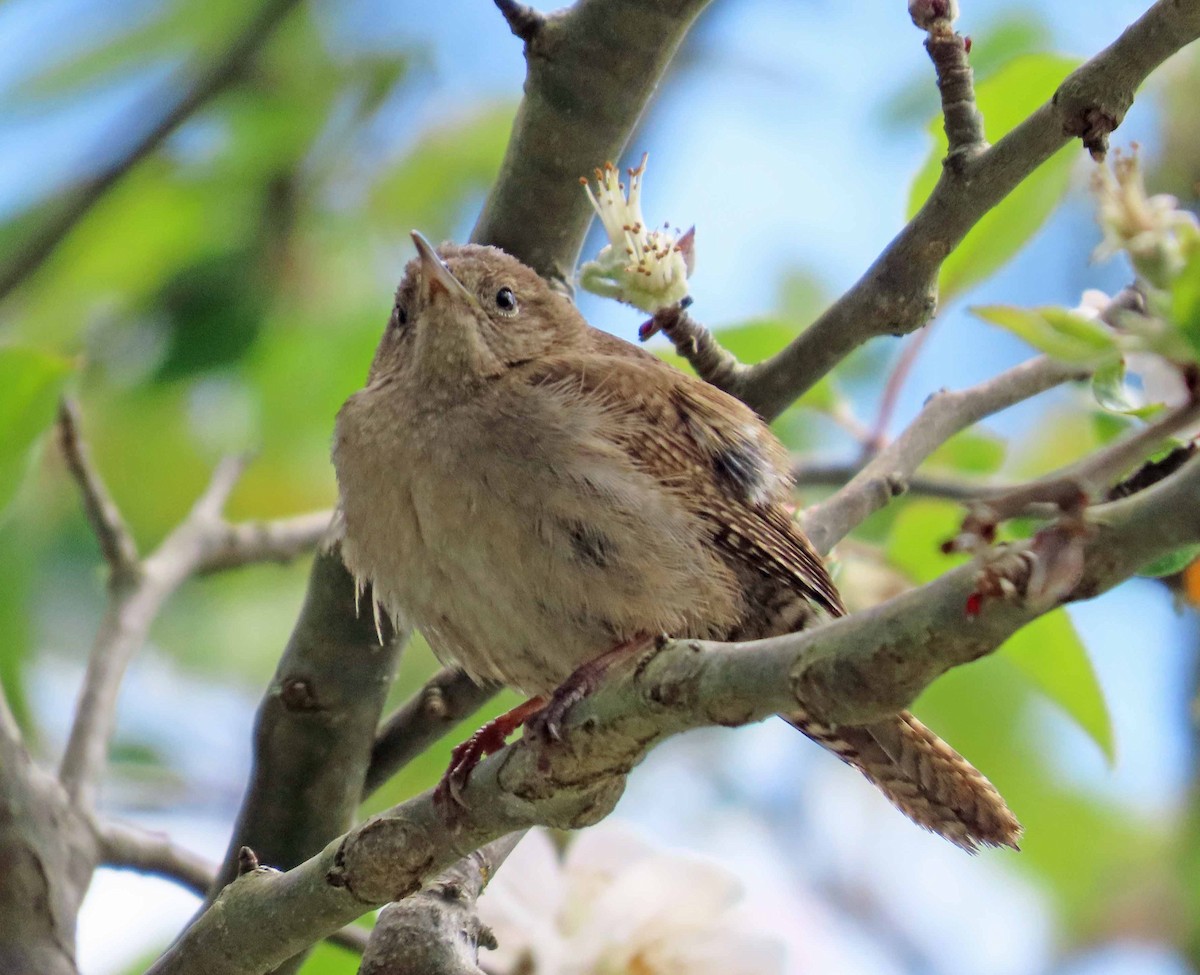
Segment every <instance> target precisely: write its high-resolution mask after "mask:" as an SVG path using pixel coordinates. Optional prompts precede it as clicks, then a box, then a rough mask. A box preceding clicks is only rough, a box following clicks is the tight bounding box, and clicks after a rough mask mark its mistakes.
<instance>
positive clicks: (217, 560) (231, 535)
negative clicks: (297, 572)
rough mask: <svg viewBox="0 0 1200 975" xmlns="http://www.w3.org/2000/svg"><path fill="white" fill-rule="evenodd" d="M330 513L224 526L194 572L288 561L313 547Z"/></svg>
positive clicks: (205, 573) (213, 538)
mask: <svg viewBox="0 0 1200 975" xmlns="http://www.w3.org/2000/svg"><path fill="white" fill-rule="evenodd" d="M330 514H331V513H330V512H329V511H314V512H312V513H311V514H307V515H296V516H295V517H293V518H278V519H274V520H272V521H243V522H236V523H234V524H226V525H224V526H223V528H222V531H221V532H220V533H219V534H217V533H214V535H213V536H212V537H211V538H210V539H209V546H208V550H207V551H206V552H205V555H204V558H203V560H202V561H201V562H200V564H199V565H198V566H197V567H196V572H197V573H198V574H200V575H207V574H209V573H212V572H223V571H225V570H227V569H236V568H240V567H241V566H244V565H257V564H260V563H263V562H291V561H292V560H293V559H296V558H298V557H299V556H301V555H304V554H305V553H307V552H311V551H312V550H313V549H314V548H316V546H317V544H318V543H319V542H320V541H321V538H322V537H323V536H324V534H325V531H326V529H327V528H328V527H329V519H330Z"/></svg>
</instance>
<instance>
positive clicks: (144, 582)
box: [59, 459, 243, 812]
mask: <svg viewBox="0 0 1200 975" xmlns="http://www.w3.org/2000/svg"><path fill="white" fill-rule="evenodd" d="M242 466H243V462H242V461H241V460H236V459H226V460H224V461H222V462H221V463H220V464H219V465H218V466H217V469H216V471H214V473H213V476H212V479H211V481H210V482H209V485H208V487H207V488H206V489H205V491H204V493H203V494H202V495H201V497H200V499H199V500H198V501H197V502H196V504H195V505H194V506H193V508H192V510H191V511H190V512H189V513H188V515H187V517H186V518H184V520H183V521H182V522H181V523H180V524H179V525H178V527H176V528H175V529H174V530H173V531H172V532H171V533H170V534H169V535H168V536H167V537H166V538H165V539H164V540H163V542H162V544H161V545H159V547H158V548H157V549H156V550H155V551H154V552H153V554H151V555H150V556H149V557H148V558H146V559H145V560H144V561H142V562H141V563H140V565H139V566H137V568H136V571H135V572H134V573H133V574H132V575H131V576H127V577H126V579H125V581H124V582H123V584H122V585H120V586H118V587H116V588H111V587H110V591H109V598H108V605H107V606H106V608H105V611H104V618H103V619H102V620H101V622H100V628H99V630H98V631H97V633H96V638H95V640H94V641H93V643H92V649H91V653H90V655H89V657H88V666H87V672H86V674H85V675H84V679H83V687H82V690H81V691H80V696H79V703H78V704H77V705H76V708H75V718H74V721H73V723H72V725H71V733H70V736H69V738H68V739H67V747H66V751H65V752H64V754H63V758H62V764H61V766H60V768H59V779H60V781H61V782H62V784H63V787H64V788H65V789H66V790H67V795H68V796H70V798H71V800H72V801H73V802H74V803H75V804H76V805H78V806H79V808H80V809H82V810H83V811H85V812H87V811H90V809H91V808H92V805H93V803H94V799H95V793H96V788H97V786H98V783H99V779H100V776H101V775H102V774H103V771H104V767H105V765H106V763H107V758H108V742H109V739H110V738H111V737H112V731H113V726H114V723H115V721H116V708H117V695H118V693H119V692H120V689H121V680H122V678H123V677H124V676H125V669H126V667H127V666H128V665H129V662H130V660H132V659H133V656H134V654H135V653H137V651H138V650H139V649H141V647H142V645H143V644H144V643H145V641H146V634H147V633H148V632H149V630H150V626H151V624H152V623H153V622H154V620H155V618H156V617H157V616H158V613H159V610H160V609H161V608H162V605H163V603H164V602H165V601H166V599H167V598H168V597H169V596H170V595H171V594H172V593H173V592H174V591H175V590H176V589H177V588H179V586H180V584H181V583H183V581H184V580H186V579H187V578H188V577H189V576H191V575H193V574H194V573H195V572H196V570H197V567H198V566H199V565H200V563H201V561H202V557H203V555H204V553H205V551H206V547H207V545H208V542H209V538H210V537H211V535H212V534H213V532H214V531H218V532H219V531H222V530H223V528H224V523H223V522H222V521H221V517H220V510H221V506H222V505H223V504H224V502H225V499H226V497H227V496H228V494H229V492H230V491H231V490H232V489H233V485H234V483H235V482H236V480H237V477H238V475H239V474H240V472H241V470H242ZM98 483H99V482H98V481H97V480H93V481H92V487H91V490H95V485H96V484H98ZM85 496H86V495H85ZM113 510H114V511H115V508H114V509H113ZM105 524H106V525H107V521H106V522H105ZM102 544H103V543H102Z"/></svg>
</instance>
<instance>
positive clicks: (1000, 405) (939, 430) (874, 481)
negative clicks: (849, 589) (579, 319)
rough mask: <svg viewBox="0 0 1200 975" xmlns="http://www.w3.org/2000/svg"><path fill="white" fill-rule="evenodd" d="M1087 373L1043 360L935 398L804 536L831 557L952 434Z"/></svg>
mask: <svg viewBox="0 0 1200 975" xmlns="http://www.w3.org/2000/svg"><path fill="white" fill-rule="evenodd" d="M1087 374H1088V372H1087V370H1086V369H1084V368H1082V367H1080V366H1079V365H1075V364H1067V363H1062V362H1059V361H1057V360H1054V359H1050V358H1047V357H1044V356H1042V357H1039V358H1037V359H1031V360H1029V361H1028V362H1023V363H1021V364H1020V365H1019V366H1015V367H1014V368H1012V369H1009V370H1008V371H1006V372H1002V373H1001V374H1000V375H998V376H995V377H993V378H992V379H989V380H987V381H986V382H983V383H980V384H979V385H977V386H972V387H971V388H970V389H964V390H961V391H959V392H941V393H937V394H935V395H934V396H933V397H931V398H930V400H929V401H928V402H927V403H926V404H925V407H924V408H923V409H922V410H921V412H920V413H918V414H917V417H916V419H914V420H913V421H912V423H911V424H909V426H908V428H907V429H906V430H905V431H904V432H903V433H902V434H901V435H900V436H899V437H897V438H896V439H895V440H894V441H892V443H890V444H889V445H888V446H887V447H885V448H884V449H883V450H881V451H880V452H879V453H878V454H876V455H875V457H874V458H873V459H872V460H871V461H870V462H869V463H868V464H866V466H864V467H863V468H862V470H860V471H859V472H858V473H857V474H856V475H855V476H854V477H853V478H852V479H851V481H850V483H848V484H847V485H846V486H845V487H843V488H842V489H841V490H840V491H838V492H837V493H836V494H834V495H833V496H832V497H830V498H828V499H827V500H825V501H822V502H821V503H820V504H817V505H814V506H813V507H812V508H809V509H808V510H807V511H806V512H804V516H803V525H804V530H805V533H806V534H807V535H808V537H809V539H810V540H811V541H812V543H813V545H815V546H816V548H817V550H818V551H819V552H828V551H829V549H830V548H832V547H833V545H834V544H836V542H837V541H838V540H839V539H840V538H842V537H843V536H844V535H845V534H846V533H847V532H849V531H850V530H851V529H852V528H854V527H855V526H856V525H858V524H860V523H861V522H862V521H863V519H865V518H866V517H867V516H868V515H870V514H871V513H872V512H874V511H877V510H878V509H879V508H882V507H883V506H884V505H885V504H887V503H888V501H890V500H891V499H892V498H893V497H895V496H896V495H897V494H901V493H903V491H904V490H905V488H906V487H907V484H908V479H909V478H910V477H912V475H913V474H914V473H915V472H916V470H917V468H918V467H919V466H920V465H921V463H922V462H923V461H924V460H925V459H926V458H927V457H928V456H929V455H930V454H932V453H933V452H934V451H935V450H936V449H937V448H938V447H940V446H941V445H942V444H943V443H945V442H946V441H947V440H949V439H950V438H951V437H952V436H954V434H956V433H958V432H959V431H960V430H965V429H966V428H967V427H969V426H972V425H973V424H975V423H977V422H979V421H980V420H982V419H983V418H984V417H985V416H990V415H991V414H993V413H998V412H999V411H1000V410H1003V409H1006V408H1008V407H1010V406H1012V405H1013V404H1015V403H1020V402H1021V401H1023V400H1026V399H1029V398H1030V397H1032V396H1036V395H1037V394H1038V393H1042V392H1045V391H1046V390H1048V389H1052V388H1053V387H1055V386H1058V385H1060V384H1062V383H1065V382H1068V381H1069V380H1072V379H1080V378H1083V377H1085V376H1086V375H1087Z"/></svg>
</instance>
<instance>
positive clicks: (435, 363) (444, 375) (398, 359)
mask: <svg viewBox="0 0 1200 975" xmlns="http://www.w3.org/2000/svg"><path fill="white" fill-rule="evenodd" d="M412 237H413V242H414V243H415V244H416V246H417V256H416V258H414V259H413V260H412V261H410V262H409V264H408V266H407V267H406V268H405V272H404V279H403V280H402V281H401V282H400V287H399V288H398V289H397V291H396V303H395V305H394V306H393V308H392V316H391V319H390V320H389V321H388V326H387V330H386V331H385V332H384V336H383V339H382V340H381V341H380V343H379V348H378V350H377V351H376V353H375V360H374V362H373V363H372V364H371V380H372V381H376V380H380V379H396V380H399V381H404V382H408V383H413V384H420V385H423V386H424V387H425V388H428V389H430V391H433V390H436V389H439V388H442V389H447V388H453V389H461V390H463V391H468V390H469V389H470V388H471V387H472V386H475V385H477V384H479V383H483V382H487V381H488V380H490V379H495V378H498V377H500V376H502V375H504V373H506V372H507V371H508V370H510V369H512V368H514V367H516V366H519V365H521V364H522V363H526V362H530V361H532V360H536V359H539V358H542V357H544V356H547V355H550V354H552V353H555V352H562V351H567V350H569V349H571V348H572V347H574V346H576V345H577V344H578V343H579V342H581V341H582V340H583V336H584V332H585V331H586V324H585V322H584V320H583V318H582V317H581V316H580V314H579V312H578V311H576V309H575V306H574V305H572V304H571V302H569V301H568V300H567V299H566V298H564V297H563V296H562V295H560V294H558V293H557V292H555V291H554V290H553V289H552V288H550V286H549V285H547V284H546V282H545V281H543V280H542V279H541V278H540V277H538V275H537V274H536V272H534V271H533V270H532V269H531V268H528V267H526V266H525V265H524V264H522V263H521V262H520V261H518V260H517V259H516V258H515V257H511V256H510V255H508V254H506V253H505V252H504V251H502V250H499V249H498V248H495V247H482V246H479V245H477V244H467V245H463V246H456V245H453V244H444V245H442V247H440V248H438V249H437V250H435V249H434V248H433V246H432V245H431V244H430V243H429V241H427V240H426V239H425V238H424V237H423V236H421V234H419V233H417V232H416V231H413V235H412Z"/></svg>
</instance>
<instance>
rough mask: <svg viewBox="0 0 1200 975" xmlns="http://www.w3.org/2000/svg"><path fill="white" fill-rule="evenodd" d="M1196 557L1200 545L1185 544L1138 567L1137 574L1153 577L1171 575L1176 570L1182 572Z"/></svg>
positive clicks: (1198, 554) (1199, 554)
mask: <svg viewBox="0 0 1200 975" xmlns="http://www.w3.org/2000/svg"><path fill="white" fill-rule="evenodd" d="M1197 558H1200V545H1185V546H1184V547H1183V548H1180V549H1176V550H1175V551H1174V552H1171V553H1170V554H1169V555H1164V556H1162V558H1158V559H1155V560H1154V561H1153V562H1151V563H1149V564H1148V565H1144V566H1142V567H1141V568H1140V569H1138V575H1140V576H1150V577H1151V578H1154V579H1157V578H1158V577H1159V576H1173V575H1174V574H1175V573H1176V572H1182V571H1183V570H1184V569H1186V568H1187V567H1188V566H1189V565H1191V564H1192V563H1193V562H1195V561H1196V559H1197Z"/></svg>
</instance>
